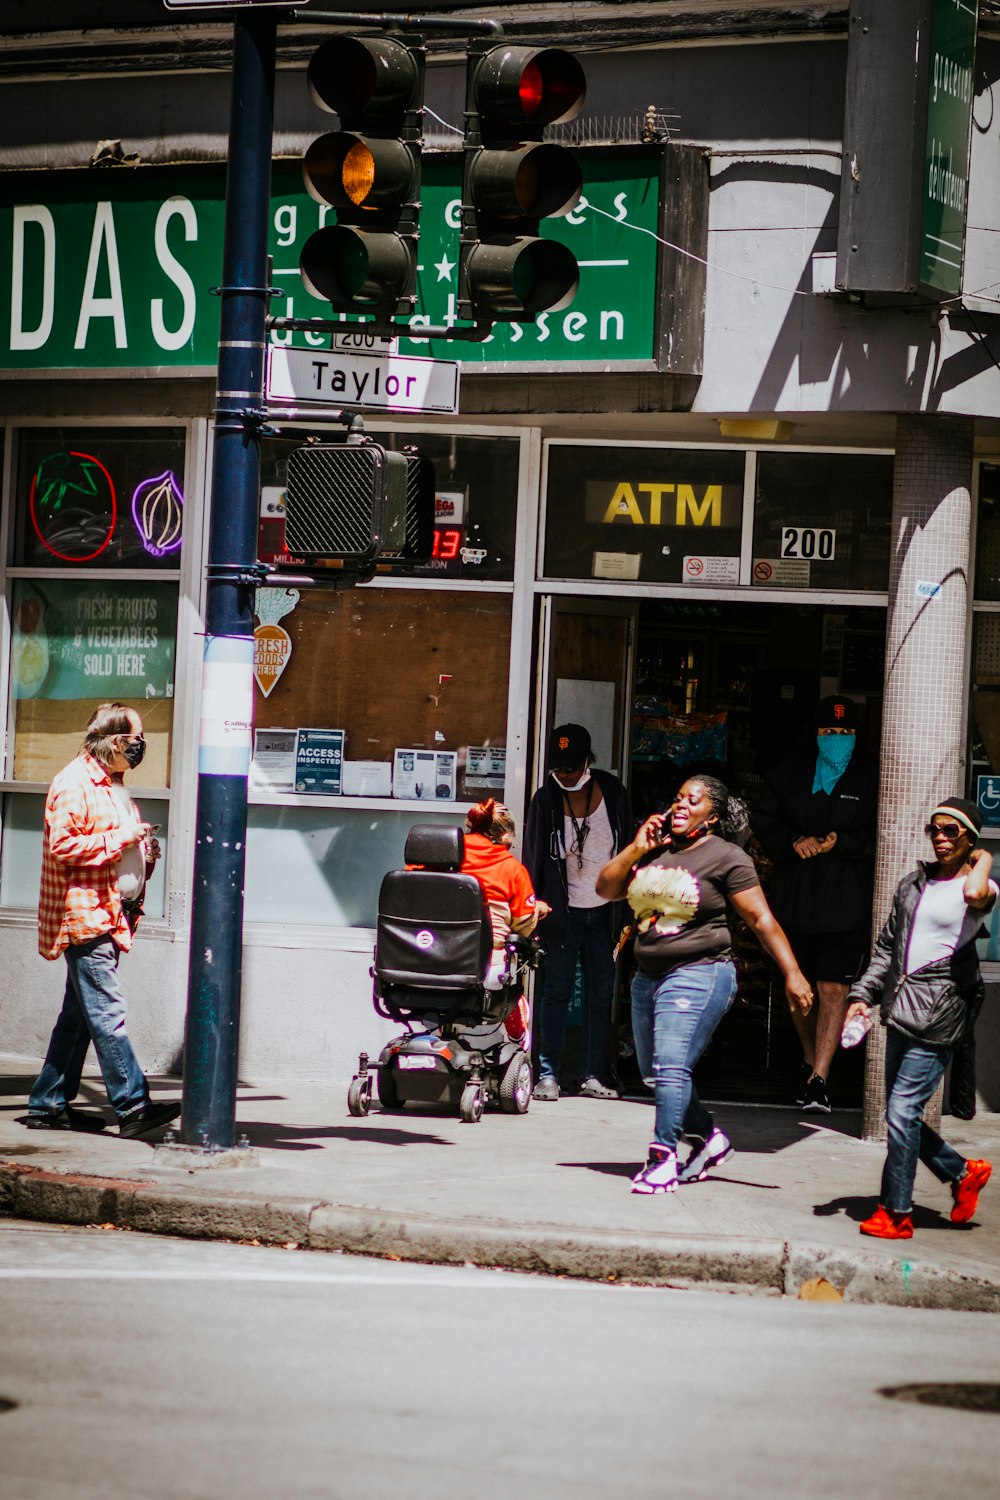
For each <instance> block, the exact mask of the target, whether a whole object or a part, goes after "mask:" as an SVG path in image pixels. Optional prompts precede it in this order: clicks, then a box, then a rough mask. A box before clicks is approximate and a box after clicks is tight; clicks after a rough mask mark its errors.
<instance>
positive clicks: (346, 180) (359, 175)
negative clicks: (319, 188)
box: [340, 141, 375, 208]
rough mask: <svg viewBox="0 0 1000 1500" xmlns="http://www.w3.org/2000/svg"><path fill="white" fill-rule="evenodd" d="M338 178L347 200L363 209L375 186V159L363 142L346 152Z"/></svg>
mask: <svg viewBox="0 0 1000 1500" xmlns="http://www.w3.org/2000/svg"><path fill="white" fill-rule="evenodd" d="M340 176H341V181H342V183H343V185H344V192H345V193H346V194H347V196H348V198H350V200H351V202H352V203H356V204H357V205H358V207H359V208H363V207H364V206H365V199H366V198H367V197H368V195H369V193H370V192H371V190H372V188H373V187H374V186H375V158H374V156H373V155H372V153H371V152H370V151H369V149H368V147H367V146H366V145H365V143H364V141H358V142H357V143H356V144H355V145H353V146H352V147H351V149H350V151H348V152H347V154H346V156H345V157H344V165H343V167H342V168H341V173H340Z"/></svg>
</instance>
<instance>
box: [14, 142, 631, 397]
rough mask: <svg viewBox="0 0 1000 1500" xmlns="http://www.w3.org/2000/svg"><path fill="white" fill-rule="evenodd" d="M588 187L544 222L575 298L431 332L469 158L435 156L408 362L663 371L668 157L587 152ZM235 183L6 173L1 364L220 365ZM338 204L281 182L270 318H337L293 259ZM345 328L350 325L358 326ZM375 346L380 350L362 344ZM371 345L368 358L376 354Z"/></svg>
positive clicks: (442, 303)
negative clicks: (481, 332)
mask: <svg viewBox="0 0 1000 1500" xmlns="http://www.w3.org/2000/svg"><path fill="white" fill-rule="evenodd" d="M581 159H582V162H583V167H584V195H583V197H582V199H581V201H580V203H579V204H578V205H577V207H576V208H575V209H574V211H573V213H572V214H569V215H568V216H567V217H566V218H565V219H559V220H552V221H546V225H545V233H546V234H549V233H550V232H551V234H552V235H553V237H556V238H559V239H561V240H564V241H565V242H566V243H567V244H568V245H569V246H570V248H571V249H572V250H573V253H574V255H575V256H576V258H577V260H578V261H579V263H580V268H581V274H580V288H579V291H578V292H577V295H576V297H575V298H574V301H573V303H572V305H571V306H570V307H568V308H567V309H565V310H564V311H561V312H558V313H543V314H542V315H541V316H540V317H539V318H538V319H537V320H536V322H534V323H528V324H523V325H522V324H503V325H497V327H496V328H495V329H494V331H493V333H492V334H491V335H490V337H489V338H488V339H487V340H486V341H485V342H484V343H482V344H461V345H455V344H454V343H451V342H449V341H446V340H442V341H439V342H438V343H430V342H429V341H428V340H427V339H426V338H425V337H422V336H421V333H420V330H421V329H422V328H428V327H439V326H442V325H445V326H448V325H452V324H454V323H455V321H456V316H457V298H458V236H459V212H460V207H461V172H462V167H461V156H460V154H459V153H457V152H450V153H443V154H441V155H436V156H435V155H427V156H426V157H425V160H424V168H423V176H422V184H421V201H422V210H421V216H420V224H421V237H420V262H419V267H418V278H417V297H418V310H417V312H416V314H415V315H414V317H413V318H411V319H410V327H411V329H412V330H413V334H412V337H402V338H401V339H400V341H399V343H400V348H401V352H402V353H403V354H404V355H408V356H421V355H422V356H425V357H426V356H427V355H432V356H442V357H444V358H448V359H460V360H461V361H462V363H463V364H464V365H465V366H467V367H468V366H470V365H496V364H503V365H508V364H512V365H515V366H516V365H520V364H531V365H532V366H533V367H550V366H557V367H559V366H565V365H567V364H572V365H574V366H580V365H583V366H585V367H586V366H589V365H593V364H594V363H599V364H600V366H601V368H602V369H603V368H605V367H607V368H612V369H613V368H615V367H616V366H618V367H621V366H623V365H624V366H630V367H633V368H634V367H636V366H638V367H639V368H648V369H652V368H654V331H655V312H656V296H657V265H658V250H659V247H658V244H657V241H656V238H655V236H656V233H657V230H658V216H659V169H660V158H659V155H658V153H656V152H655V151H649V150H646V149H640V148H633V149H630V150H616V151H608V152H604V151H601V152H597V151H591V152H584V153H582V155H581ZM224 206H225V180H224V176H223V174H222V172H221V171H217V170H215V169H202V170H194V171H192V170H174V169H167V168H161V169H156V168H150V169H148V170H145V169H141V168H140V169H138V170H136V171H131V172H128V173H122V174H120V175H119V174H117V173H110V174H109V173H108V172H106V171H93V172H88V171H80V172H66V173H46V174H44V175H42V174H38V175H34V174H32V175H29V174H26V173H12V174H10V175H8V176H6V177H5V178H3V179H0V371H3V370H11V371H14V370H52V369H129V370H156V371H162V370H182V369H183V370H190V369H194V370H206V371H207V370H209V369H214V368H215V365H216V363H217V359H218V336H219V300H218V298H217V297H216V296H213V295H212V288H213V287H217V286H218V284H219V282H220V281H221V279H222V277H221V267H222V233H223V218H224ZM327 212H328V210H327V209H326V208H325V207H323V206H321V205H319V204H317V203H315V202H314V201H313V199H312V198H310V197H309V196H308V194H307V193H306V192H305V190H304V188H303V185H302V177H301V173H300V172H299V171H296V170H295V169H293V168H291V167H289V166H285V165H282V166H279V167H276V169H275V171H274V173H273V176H272V190H271V207H270V236H269V249H270V253H271V256H272V258H273V262H274V268H273V273H272V275H273V281H274V285H275V286H276V287H277V288H278V289H279V291H280V292H282V293H283V294H284V295H282V296H280V297H276V298H275V299H274V301H273V302H272V304H271V310H272V311H273V312H274V313H275V314H279V315H285V316H288V317H296V318H316V317H329V316H330V308H329V305H328V304H327V303H323V302H320V301H318V300H317V299H316V298H314V297H312V296H310V295H309V293H307V292H306V290H305V287H304V285H303V283H302V279H301V276H300V274H299V253H300V251H301V248H302V246H303V245H304V243H305V241H306V240H307V239H308V238H309V236H310V234H312V233H313V231H314V230H316V229H318V228H319V227H321V225H322V223H323V221H324V215H325V214H326V213H327ZM364 329H365V325H364V324H362V323H357V322H348V321H347V320H346V319H345V321H344V333H345V334H350V333H351V332H352V331H357V332H359V333H360V334H361V337H362V338H364V337H365V332H364ZM271 338H272V342H273V343H274V344H275V345H280V346H282V347H285V348H290V347H297V348H302V349H313V350H315V349H322V350H328V349H329V346H330V336H329V334H322V333H313V332H307V333H304V332H295V333H292V332H289V331H280V332H279V331H275V332H274V333H273V334H272V336H271ZM364 352H369V351H367V350H366V351H364ZM371 352H374V351H371Z"/></svg>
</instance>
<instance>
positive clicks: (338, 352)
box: [267, 347, 459, 412]
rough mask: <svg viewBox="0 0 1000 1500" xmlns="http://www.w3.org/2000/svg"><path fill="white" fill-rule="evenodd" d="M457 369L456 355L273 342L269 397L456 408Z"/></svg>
mask: <svg viewBox="0 0 1000 1500" xmlns="http://www.w3.org/2000/svg"><path fill="white" fill-rule="evenodd" d="M458 368H459V367H458V365H457V364H456V363H455V361H454V360H442V359H411V358H409V357H408V356H406V355H401V354H390V355H385V354H354V353H349V352H346V351H345V350H343V349H332V350H319V349H279V348H274V347H272V348H270V349H269V350H268V358H267V398H268V400H269V401H308V402H319V403H320V404H321V405H324V406H360V407H364V408H366V409H368V408H370V409H374V410H376V411H439V412H457V411H458Z"/></svg>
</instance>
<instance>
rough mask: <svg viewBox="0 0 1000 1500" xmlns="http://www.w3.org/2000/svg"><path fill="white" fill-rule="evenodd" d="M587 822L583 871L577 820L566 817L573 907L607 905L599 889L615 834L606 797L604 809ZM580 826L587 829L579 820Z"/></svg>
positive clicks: (567, 873)
mask: <svg viewBox="0 0 1000 1500" xmlns="http://www.w3.org/2000/svg"><path fill="white" fill-rule="evenodd" d="M586 821H587V834H586V837H585V838H584V841H583V850H582V852H581V855H580V858H582V860H583V868H582V869H581V868H580V865H579V861H578V858H577V851H576V848H575V844H576V834H575V832H574V830H573V819H572V818H571V817H569V816H568V815H566V816H564V818H563V841H564V847H565V849H566V883H567V885H568V887H569V904H570V906H605V905H606V904H607V903H606V902H605V899H604V897H603V896H599V895H598V894H597V891H596V889H595V886H596V884H597V877H598V875H599V874H600V873H601V871H602V870H603V869H604V866H605V865H606V864H607V862H608V860H609V859H610V858H611V850H612V846H613V845H614V835H613V834H612V832H611V821H610V819H609V817H608V804H607V802H606V801H605V800H604V798H603V797H602V798H601V803H600V806H599V807H596V808H595V809H594V811H593V812H592V813H590V814H589V816H588V817H587V820H586ZM577 827H578V828H582V827H583V824H582V822H581V821H580V819H579V818H578V819H577Z"/></svg>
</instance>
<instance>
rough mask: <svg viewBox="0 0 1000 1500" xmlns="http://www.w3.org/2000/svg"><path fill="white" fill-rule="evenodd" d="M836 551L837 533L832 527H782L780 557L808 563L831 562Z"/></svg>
mask: <svg viewBox="0 0 1000 1500" xmlns="http://www.w3.org/2000/svg"><path fill="white" fill-rule="evenodd" d="M836 550H837V533H836V531H834V530H833V529H832V527H824V528H823V529H822V530H820V529H819V528H817V527H815V526H782V528H781V554H780V555H781V556H782V557H802V558H806V559H808V560H809V561H810V562H832V561H833V558H834V554H835V553H836Z"/></svg>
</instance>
